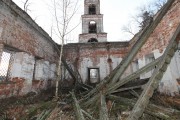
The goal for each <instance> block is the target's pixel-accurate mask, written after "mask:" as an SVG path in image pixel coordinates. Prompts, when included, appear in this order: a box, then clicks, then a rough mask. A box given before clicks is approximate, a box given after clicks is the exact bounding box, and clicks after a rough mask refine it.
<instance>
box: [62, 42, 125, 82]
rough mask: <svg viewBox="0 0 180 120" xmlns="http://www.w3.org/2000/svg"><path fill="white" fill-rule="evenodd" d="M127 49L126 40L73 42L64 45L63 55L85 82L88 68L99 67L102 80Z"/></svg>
mask: <svg viewBox="0 0 180 120" xmlns="http://www.w3.org/2000/svg"><path fill="white" fill-rule="evenodd" d="M127 49H128V42H124V43H123V42H117V43H116V42H115V43H113V42H106V43H75V44H69V45H66V46H65V48H64V52H65V53H64V55H65V58H66V60H67V61H68V62H69V63H71V64H72V65H74V66H75V67H76V68H77V69H78V71H79V73H80V75H81V78H82V80H83V82H84V83H87V82H88V68H99V69H100V79H101V80H102V79H103V78H104V77H106V76H107V75H108V74H109V73H110V72H111V71H112V70H113V69H114V68H115V67H116V66H117V65H118V64H119V63H120V61H121V60H122V58H123V57H124V55H125V54H126V53H127Z"/></svg>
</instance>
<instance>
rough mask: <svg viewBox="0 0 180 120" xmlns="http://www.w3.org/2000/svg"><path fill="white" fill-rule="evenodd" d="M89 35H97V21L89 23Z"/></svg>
mask: <svg viewBox="0 0 180 120" xmlns="http://www.w3.org/2000/svg"><path fill="white" fill-rule="evenodd" d="M89 33H97V25H96V22H95V21H90V22H89Z"/></svg>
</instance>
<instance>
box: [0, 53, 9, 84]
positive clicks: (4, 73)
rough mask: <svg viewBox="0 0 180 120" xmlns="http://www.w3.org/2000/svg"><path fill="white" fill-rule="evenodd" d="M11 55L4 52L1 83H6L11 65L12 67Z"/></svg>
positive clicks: (0, 75)
mask: <svg viewBox="0 0 180 120" xmlns="http://www.w3.org/2000/svg"><path fill="white" fill-rule="evenodd" d="M10 59H11V53H10V52H7V51H3V53H2V56H1V61H0V81H6V80H7V75H8V70H9V65H10Z"/></svg>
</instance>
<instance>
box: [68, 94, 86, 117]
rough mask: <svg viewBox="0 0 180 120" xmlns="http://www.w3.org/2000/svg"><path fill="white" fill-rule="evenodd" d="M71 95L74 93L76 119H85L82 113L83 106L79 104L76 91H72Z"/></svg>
mask: <svg viewBox="0 0 180 120" xmlns="http://www.w3.org/2000/svg"><path fill="white" fill-rule="evenodd" d="M71 95H72V98H73V100H74V104H73V105H74V111H75V114H76V120H85V118H84V115H83V113H82V110H81V108H80V106H79V104H78V101H77V99H76V97H75V95H74V93H71Z"/></svg>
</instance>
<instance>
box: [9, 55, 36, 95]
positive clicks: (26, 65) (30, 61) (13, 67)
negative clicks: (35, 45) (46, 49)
mask: <svg viewBox="0 0 180 120" xmlns="http://www.w3.org/2000/svg"><path fill="white" fill-rule="evenodd" d="M34 64H35V58H34V56H32V55H29V54H27V53H24V52H18V53H14V54H13V55H12V57H11V64H10V70H9V78H16V77H18V78H23V79H25V82H24V88H23V90H22V91H23V93H28V92H29V91H30V89H31V86H32V80H33V71H34Z"/></svg>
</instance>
